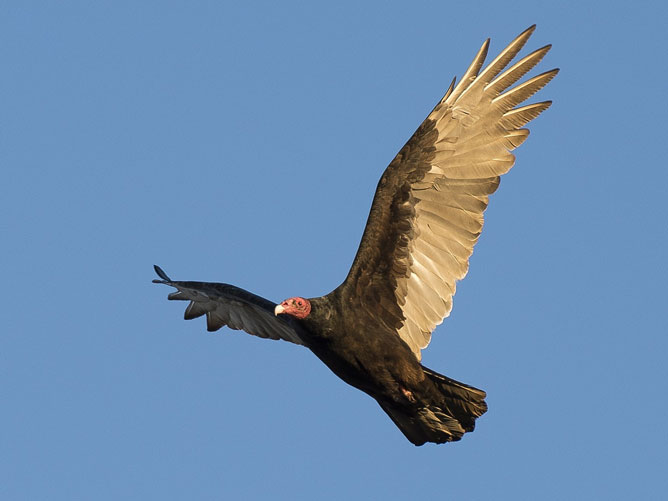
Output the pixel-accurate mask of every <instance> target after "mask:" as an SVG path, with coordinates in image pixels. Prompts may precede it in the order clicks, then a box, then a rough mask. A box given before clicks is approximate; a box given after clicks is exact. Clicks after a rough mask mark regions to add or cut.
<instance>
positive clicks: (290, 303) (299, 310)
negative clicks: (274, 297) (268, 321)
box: [274, 297, 311, 319]
mask: <svg viewBox="0 0 668 501" xmlns="http://www.w3.org/2000/svg"><path fill="white" fill-rule="evenodd" d="M309 313H311V303H310V302H309V300H308V299H304V298H303V297H291V298H290V299H286V300H285V301H283V302H282V303H281V304H277V305H276V308H274V315H282V314H287V315H292V316H293V317H295V318H299V319H302V318H306V317H307V316H308V314H309Z"/></svg>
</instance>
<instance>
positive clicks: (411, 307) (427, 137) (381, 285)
mask: <svg viewBox="0 0 668 501" xmlns="http://www.w3.org/2000/svg"><path fill="white" fill-rule="evenodd" d="M534 29H535V25H534V26H531V27H529V28H528V29H527V30H525V31H524V32H523V33H521V34H520V35H519V36H518V37H517V38H515V40H513V41H512V42H511V43H510V44H509V45H508V46H507V47H506V48H505V49H503V50H502V51H501V53H500V54H499V55H498V56H497V57H495V58H494V59H493V60H492V61H491V62H490V63H489V64H488V65H487V66H486V67H485V68H483V64H484V60H485V58H486V56H487V52H488V48H489V40H486V41H485V42H484V43H483V45H482V47H481V48H480V49H479V51H478V53H477V54H476V56H475V57H474V58H473V62H472V63H471V65H470V66H469V68H468V69H467V70H466V72H465V73H464V75H463V77H462V79H461V80H460V81H459V82H458V83H457V84H456V85H455V80H453V82H452V83H451V84H450V87H449V88H448V91H447V92H446V95H445V96H444V97H443V99H441V100H440V101H439V103H438V104H437V105H436V107H435V108H434V110H433V111H432V112H431V113H430V114H429V116H428V117H427V119H426V120H425V121H424V122H423V123H422V125H420V127H419V128H418V130H417V131H416V132H415V134H413V136H412V137H411V139H410V140H409V141H408V142H407V143H406V145H404V147H403V148H402V149H401V151H400V152H399V153H398V154H397V156H396V157H395V158H394V160H392V162H391V163H390V165H389V166H388V168H387V169H386V170H385V172H384V173H383V176H382V177H381V179H380V182H379V184H378V188H377V189H376V194H375V196H374V201H373V204H372V207H371V211H370V214H369V220H368V222H367V226H366V228H365V230H364V235H363V237H362V241H361V243H360V247H359V250H358V252H357V255H356V257H355V260H354V262H353V265H352V267H351V269H350V272H349V273H348V276H347V278H346V280H345V281H344V282H343V283H342V284H341V286H340V287H339V288H338V289H337V290H336V291H334V292H333V294H338V295H339V296H340V299H341V300H342V301H343V304H354V303H355V302H357V303H359V304H360V305H361V308H360V309H359V311H360V313H359V314H360V315H367V320H371V321H376V322H377V324H378V325H385V326H391V325H392V324H393V322H394V321H393V320H390V319H395V318H399V319H400V321H399V324H398V327H396V333H397V334H398V335H399V336H400V337H401V338H402V339H403V340H404V341H405V342H406V344H408V346H409V347H410V348H411V350H412V351H413V352H414V353H415V355H416V356H417V357H418V358H420V350H421V349H422V348H424V347H426V346H427V344H428V343H429V340H430V338H431V331H432V330H433V329H434V327H435V326H436V325H438V324H440V323H441V322H442V321H443V319H444V318H445V317H446V316H447V315H449V313H450V311H451V309H452V296H453V295H454V293H455V290H456V283H457V281H458V280H461V279H462V278H464V276H466V273H467V272H468V267H469V258H470V257H471V254H472V252H473V247H474V245H475V243H476V242H477V240H478V237H479V236H480V232H481V231H482V227H483V222H484V219H483V213H484V211H485V209H486V208H487V204H488V200H489V195H491V194H492V193H494V191H496V189H497V188H498V186H499V180H500V176H501V175H503V174H505V173H506V172H508V171H509V170H510V169H511V168H512V166H513V164H514V163H515V157H514V155H513V154H512V153H511V151H512V150H513V149H515V148H517V147H518V146H520V145H521V144H522V143H523V142H524V141H525V140H526V139H527V137H528V136H529V131H528V130H527V129H523V128H522V127H523V126H524V125H526V124H527V123H528V122H530V121H531V120H533V119H534V118H536V117H537V116H538V115H539V114H540V113H541V112H543V111H545V110H546V109H547V108H548V107H549V106H550V104H551V103H550V102H549V101H545V102H540V103H535V104H528V105H524V106H519V107H518V105H521V103H523V102H524V101H525V100H526V99H528V98H529V97H531V96H532V95H534V94H535V93H536V92H538V91H539V90H540V89H542V88H543V87H544V86H545V85H547V83H548V82H549V81H550V80H552V78H554V76H555V75H556V74H557V72H558V70H557V69H555V70H550V71H547V72H544V73H541V74H539V75H537V76H535V77H532V78H529V79H528V80H526V81H525V82H523V83H520V84H517V85H515V84H516V83H517V82H518V81H519V80H520V79H521V78H522V77H523V76H524V75H525V74H526V73H527V72H529V71H530V70H531V69H532V68H534V67H535V66H536V65H537V64H538V63H539V62H540V61H541V60H542V59H543V58H544V56H545V55H546V54H547V52H548V51H549V50H550V46H549V45H547V46H545V47H542V48H540V49H537V50H535V51H533V52H531V53H530V54H528V55H527V56H525V57H523V58H521V59H519V61H517V62H516V63H515V64H513V65H512V66H510V67H509V68H507V66H508V65H509V64H510V63H511V61H512V60H513V59H514V58H515V57H516V56H517V54H518V53H519V52H520V50H521V49H522V48H523V47H524V45H525V44H526V42H527V40H528V39H529V37H530V36H531V34H532V33H533V31H534ZM513 85H515V86H514V87H512V88H510V87H511V86H513ZM509 88H510V90H507V89H509ZM369 317H370V318H369Z"/></svg>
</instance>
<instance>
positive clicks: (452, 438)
mask: <svg viewBox="0 0 668 501" xmlns="http://www.w3.org/2000/svg"><path fill="white" fill-rule="evenodd" d="M422 369H423V370H424V373H425V375H426V376H427V378H428V380H429V381H430V382H431V383H432V385H431V388H429V389H428V390H427V391H426V392H425V395H419V396H417V397H418V398H417V400H418V402H419V404H420V406H419V407H418V408H417V409H415V408H412V409H407V408H406V407H399V406H395V405H388V404H387V403H384V402H380V406H381V407H382V409H383V410H384V411H385V412H386V413H387V414H388V415H389V416H390V418H392V421H394V424H396V425H397V427H398V428H399V429H400V430H401V431H402V433H403V434H404V435H406V438H408V440H410V441H411V442H412V443H414V444H415V445H422V444H424V443H425V442H435V443H437V444H442V443H444V442H456V441H457V440H461V438H462V436H463V435H464V433H466V432H469V431H473V430H474V428H475V420H476V418H479V417H480V416H482V415H483V414H484V413H485V412H486V411H487V404H486V403H485V397H486V393H485V392H484V391H482V390H479V389H477V388H474V387H472V386H468V385H466V384H464V383H460V382H459V381H455V380H454V379H450V378H449V377H446V376H443V375H441V374H438V373H437V372H434V371H432V370H431V369H427V368H426V367H422Z"/></svg>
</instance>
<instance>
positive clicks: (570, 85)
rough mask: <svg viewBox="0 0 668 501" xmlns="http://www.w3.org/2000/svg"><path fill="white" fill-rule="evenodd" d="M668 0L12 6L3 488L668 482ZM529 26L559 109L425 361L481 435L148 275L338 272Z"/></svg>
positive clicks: (541, 128)
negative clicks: (391, 181) (414, 157)
mask: <svg viewBox="0 0 668 501" xmlns="http://www.w3.org/2000/svg"><path fill="white" fill-rule="evenodd" d="M658 4H659V2H647V3H645V2H636V3H632V4H630V3H628V2H608V3H602V2H601V3H598V2H591V3H586V2H585V3H582V2H570V3H569V2H565V3H562V2H552V3H548V2H535V1H532V2H523V1H518V2H511V3H508V2H482V3H474V2H458V3H455V2H446V1H440V2H404V3H399V2H395V3H394V4H392V3H391V2H346V1H343V2H341V1H337V2H266V3H257V2H246V3H243V2H18V1H17V2H4V3H3V5H2V7H1V9H0V58H1V59H0V62H1V64H2V75H3V76H2V78H1V79H0V100H1V108H0V169H1V170H0V172H1V174H2V177H1V182H0V229H1V240H2V242H1V246H0V253H1V254H0V255H1V257H2V259H1V261H0V273H1V275H0V276H1V277H2V287H1V292H0V299H1V301H0V305H1V306H0V308H1V311H2V315H1V318H2V320H1V321H0V322H1V324H0V402H1V407H0V498H2V499H7V500H42V499H54V500H60V499H65V500H70V499H95V500H117V499H137V500H140V499H141V500H145V499H164V500H171V499H189V500H200V499H202V500H209V499H272V498H273V499H280V498H283V499H339V500H340V499H453V500H484V499H503V500H505V499H512V500H516V499H550V500H551V499H554V500H564V499H662V498H663V496H665V492H666V489H667V488H668V480H667V479H668V476H667V475H666V471H667V464H668V459H667V453H666V446H667V445H668V433H667V432H666V419H667V417H668V416H667V415H668V403H667V402H666V395H667V394H668V388H667V386H668V385H667V382H668V369H667V366H666V356H667V355H668V341H667V340H666V336H667V335H668V326H667V325H666V310H667V308H666V299H667V294H666V278H668V277H667V273H666V268H667V265H666V242H667V233H668V226H667V223H666V216H667V214H666V209H665V203H664V199H665V196H666V195H665V193H666V187H667V183H668V165H667V164H666V144H667V141H668V138H667V132H668V131H667V127H666V118H665V117H666V112H667V111H668V110H667V105H666V81H668V75H667V72H666V41H667V40H666V38H667V37H666V28H665V21H666V19H668V12H667V11H666V10H665V9H666V8H665V7H656V5H658ZM533 23H537V24H538V29H537V31H536V33H535V35H534V36H533V38H532V40H531V41H530V42H529V45H528V47H527V49H528V50H533V49H535V48H538V47H540V46H542V45H544V44H547V43H553V44H554V48H553V50H552V52H551V53H550V54H549V55H548V56H547V58H546V60H545V61H544V62H543V63H541V66H540V69H539V71H544V70H547V69H550V68H552V67H556V66H558V67H560V68H561V73H560V74H559V76H558V77H557V78H556V79H555V80H554V81H553V82H552V83H551V84H550V85H548V87H547V88H546V89H544V90H543V91H542V92H541V93H540V94H539V95H538V96H537V97H536V98H535V99H534V101H536V100H543V99H552V100H554V105H553V106H552V108H551V109H550V110H548V111H547V112H545V113H544V114H543V115H542V116H541V117H539V119H538V120H536V121H535V122H533V123H532V126H531V129H532V135H531V137H530V138H529V140H528V141H527V142H526V143H525V144H524V145H523V146H522V147H521V148H520V149H518V150H517V151H516V153H517V164H516V166H515V168H514V169H513V170H512V172H511V173H510V174H508V175H507V176H505V177H504V179H503V181H502V183H501V187H500V189H499V191H498V192H497V193H496V194H495V195H494V196H493V198H492V200H491V204H490V208H489V210H488V211H487V224H486V226H485V230H484V231H483V235H482V238H481V240H480V242H479V244H478V246H477V247H476V250H475V253H474V255H473V258H472V261H471V270H470V273H469V275H468V277H467V278H466V280H464V281H463V282H461V283H460V285H459V287H458V291H457V295H456V297H455V306H454V310H453V313H452V315H451V317H450V318H449V319H447V320H446V321H445V322H444V324H443V325H441V326H440V327H439V328H438V329H437V330H436V332H435V333H434V337H433V341H432V344H431V346H430V347H429V349H428V350H426V351H425V352H424V362H425V365H427V366H428V367H432V368H433V369H435V370H437V371H439V372H442V373H444V374H447V375H449V376H451V377H453V378H456V379H459V380H461V381H465V382H467V383H470V384H472V385H475V386H477V387H480V388H483V389H485V390H487V392H488V395H489V396H488V403H489V408H490V410H489V412H488V413H487V414H486V415H485V416H483V417H482V418H481V419H479V420H478V427H477V429H476V431H475V432H474V433H472V434H467V435H466V436H465V437H464V439H463V440H462V441H461V442H459V443H456V444H447V445H440V446H436V445H426V446H424V447H419V448H416V447H414V446H413V445H411V444H410V443H409V442H408V441H407V440H406V439H405V438H404V437H403V435H402V434H401V433H400V432H399V431H398V430H397V429H396V428H395V426H394V425H393V424H392V422H391V421H390V420H389V419H388V418H387V416H386V415H385V414H384V413H383V412H382V411H381V409H380V408H379V407H378V405H377V404H376V403H375V402H374V401H373V400H372V399H370V398H369V397H368V396H366V395H364V394H363V393H361V392H359V391H357V390H355V389H353V388H351V387H348V386H347V385H346V384H345V383H343V382H342V381H340V380H339V379H337V378H336V377H335V376H334V375H333V374H331V373H330V372H329V370H328V369H327V368H326V367H325V366H324V365H322V364H321V363H320V362H319V361H318V360H317V359H316V358H315V356H313V355H312V354H311V353H310V352H308V350H306V349H304V348H301V347H297V346H294V345H291V344H289V343H285V342H277V341H267V340H262V339H258V338H254V337H252V336H249V335H246V334H244V333H241V332H237V331H230V330H227V329H224V330H221V331H219V332H218V333H216V334H208V333H206V331H205V325H204V320H202V319H198V320H195V321H190V322H185V321H184V320H183V319H182V315H183V307H184V306H185V305H184V304H183V303H174V302H167V300H166V294H167V293H168V292H169V290H168V289H167V288H166V287H162V286H156V285H153V284H151V279H152V278H154V275H153V269H152V265H153V264H154V263H157V264H159V265H161V266H163V267H164V269H165V270H166V272H167V273H168V274H170V276H172V277H173V278H175V279H177V280H208V281H220V282H228V283H233V284H236V285H238V286H241V287H244V288H247V289H249V290H251V291H254V292H256V293H257V294H260V295H262V296H265V297H267V298H269V299H272V300H280V299H283V298H285V297H288V296H292V295H303V296H317V295H321V294H324V293H327V292H329V291H330V290H332V289H333V288H334V287H336V286H337V285H338V284H339V283H340V281H341V280H343V278H344V277H345V275H346V273H347V270H348V268H349V266H350V263H351V261H352V258H353V256H354V253H355V251H356V249H357V245H358V243H359V239H360V236H361V233H362V229H363V227H364V224H365V222H366V217H367V213H368V209H369V206H370V204H371V199H372V196H373V192H374V189H375V186H376V183H377V181H378V178H379V177H380V175H381V173H382V171H383V169H384V168H385V166H386V165H387V164H388V163H389V161H390V160H391V159H392V158H393V156H394V155H395V153H396V152H397V151H398V150H399V148H400V147H401V146H402V145H403V143H404V142H405V141H406V140H407V139H408V138H409V136H410V135H411V134H412V133H413V131H414V130H415V129H416V127H417V126H418V125H419V124H420V122H421V121H422V120H423V119H424V118H425V116H426V115H427V114H428V112H429V111H430V110H431V108H432V107H433V105H434V104H435V103H436V102H437V101H438V99H440V97H441V96H442V94H443V92H444V91H445V89H446V88H447V86H448V84H449V83H450V80H451V78H452V77H453V76H454V75H458V76H461V74H462V73H463V71H464V70H465V69H466V67H467V65H468V63H469V62H470V60H471V59H472V57H473V55H474V54H475V52H476V51H477V50H478V48H479V46H480V44H481V43H482V42H483V40H484V39H485V38H486V37H488V36H490V37H491V38H492V48H491V51H490V54H491V55H496V53H497V52H498V51H499V50H500V49H501V48H503V47H504V46H505V45H506V44H507V43H508V42H509V41H510V40H511V39H513V38H514V37H515V36H516V35H517V34H518V33H520V32H521V31H522V30H524V29H525V28H526V27H527V26H529V25H531V24H533ZM527 49H525V51H524V52H523V53H527ZM534 74H535V72H534Z"/></svg>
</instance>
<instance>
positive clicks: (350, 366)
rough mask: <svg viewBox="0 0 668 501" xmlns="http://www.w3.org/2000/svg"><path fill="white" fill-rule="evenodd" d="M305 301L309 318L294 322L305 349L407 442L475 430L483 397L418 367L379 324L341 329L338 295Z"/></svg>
mask: <svg viewBox="0 0 668 501" xmlns="http://www.w3.org/2000/svg"><path fill="white" fill-rule="evenodd" d="M309 301H310V302H311V313H310V315H309V316H308V317H307V318H305V319H303V320H299V321H297V322H298V323H299V324H300V326H301V329H300V337H301V338H302V340H303V341H304V342H305V344H306V346H307V347H308V348H309V349H310V350H311V351H312V352H313V353H314V354H315V355H316V356H317V357H318V358H319V359H320V360H321V361H322V362H323V363H324V364H325V365H327V367H329V369H330V370H331V371H332V372H333V373H334V374H336V375H337V376H338V377H340V378H341V379H343V380H344V381H345V382H346V383H348V384H349V385H351V386H353V387H355V388H357V389H359V390H362V391H363V392H365V393H367V394H368V395H370V396H371V397H373V398H374V399H375V400H376V401H377V402H378V403H379V404H380V406H381V407H382V408H383V410H384V411H385V412H387V413H388V414H389V416H390V417H391V418H392V420H393V421H394V422H395V424H396V425H397V426H398V427H399V428H400V429H401V431H402V432H403V433H404V434H405V435H406V437H407V438H408V439H409V440H410V441H411V442H413V443H414V444H415V445H422V444H423V443H425V442H427V441H429V442H437V443H442V442H449V441H453V440H459V439H460V438H461V436H462V435H463V433H464V432H465V431H472V430H473V429H474V427H475V419H476V418H477V417H479V416H481V415H482V414H483V413H484V412H485V411H486V410H487V405H486V404H485V402H484V398H485V392H483V391H481V390H477V389H475V388H472V387H469V386H467V385H464V384H462V383H458V382H457V381H454V380H452V379H449V378H446V377H445V376H441V375H440V374H437V373H435V372H433V371H431V370H429V369H427V368H425V367H423V366H422V364H420V362H419V361H418V359H417V358H416V357H415V355H414V354H413V352H412V351H411V350H410V348H409V347H408V345H407V344H406V343H405V342H404V341H403V340H402V339H401V338H399V337H398V336H397V335H396V334H393V333H392V332H391V331H390V332H388V331H387V330H386V328H385V327H384V326H382V325H378V324H377V325H370V323H369V324H365V325H362V326H360V325H346V320H345V319H346V318H350V317H349V316H347V315H345V314H342V311H341V310H342V309H343V305H342V303H341V300H340V297H339V295H338V294H337V291H334V292H332V294H330V295H328V296H325V297H320V298H313V299H310V300H309ZM434 416H438V417H437V418H436V419H432V418H433V417H434ZM435 422H436V423H438V425H435Z"/></svg>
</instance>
